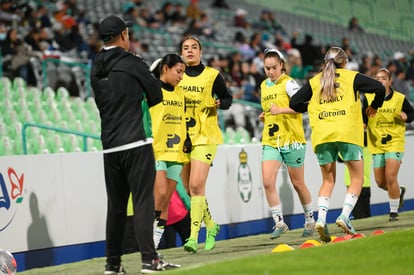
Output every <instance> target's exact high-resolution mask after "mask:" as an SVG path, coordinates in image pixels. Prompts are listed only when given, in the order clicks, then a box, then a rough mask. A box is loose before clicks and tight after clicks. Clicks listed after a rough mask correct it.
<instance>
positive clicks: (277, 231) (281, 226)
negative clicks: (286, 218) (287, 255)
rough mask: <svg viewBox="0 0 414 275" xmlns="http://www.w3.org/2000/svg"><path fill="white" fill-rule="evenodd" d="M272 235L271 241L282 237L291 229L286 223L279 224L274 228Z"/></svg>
mask: <svg viewBox="0 0 414 275" xmlns="http://www.w3.org/2000/svg"><path fill="white" fill-rule="evenodd" d="M272 229H273V232H272V234H270V239H272V240H273V239H276V238H279V237H280V236H282V234H283V233H285V232H286V231H288V230H289V227H288V226H287V225H286V224H285V223H284V222H278V223H277V224H276V225H275V226H274V227H273V228H272Z"/></svg>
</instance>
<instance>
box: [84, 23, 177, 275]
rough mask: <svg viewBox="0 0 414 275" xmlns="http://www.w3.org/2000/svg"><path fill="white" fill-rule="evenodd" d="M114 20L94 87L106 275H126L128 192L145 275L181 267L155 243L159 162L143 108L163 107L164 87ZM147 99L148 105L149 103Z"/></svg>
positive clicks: (106, 27)
mask: <svg viewBox="0 0 414 275" xmlns="http://www.w3.org/2000/svg"><path fill="white" fill-rule="evenodd" d="M129 26H130V25H129V23H126V22H124V21H123V20H122V19H120V18H119V17H116V16H114V15H111V16H108V17H106V18H105V19H104V20H102V21H101V23H100V27H99V32H100V35H101V38H102V40H103V41H104V47H103V49H102V50H101V51H100V52H99V53H98V54H97V55H96V57H95V59H94V61H93V64H92V71H91V84H92V88H93V91H94V94H95V101H96V105H97V106H98V109H99V112H100V117H101V140H102V147H103V153H104V154H103V160H104V170H105V181H106V191H107V198H108V204H107V218H106V257H107V260H106V266H105V273H104V274H107V275H109V274H125V270H124V268H123V267H122V265H121V255H122V240H123V235H124V232H125V224H126V217H127V210H126V209H127V203H128V197H129V194H130V192H132V200H133V207H134V228H135V238H136V241H137V243H138V246H139V249H140V251H141V259H142V270H141V272H142V273H152V272H154V271H161V270H165V269H169V268H173V267H178V266H177V265H173V264H168V263H166V262H164V261H163V260H162V259H160V257H159V255H158V253H157V251H156V250H155V247H154V242H153V237H152V235H153V221H154V195H153V189H154V180H155V165H154V163H155V160H154V153H153V149H152V145H151V143H152V139H151V138H150V137H147V135H146V132H145V129H144V116H145V111H144V110H143V108H142V106H143V102H144V101H145V100H146V103H147V104H148V106H153V105H155V104H158V103H159V102H161V101H162V93H161V86H160V82H159V81H158V80H157V79H156V78H155V77H154V76H153V75H152V74H151V73H150V71H149V68H148V65H147V64H146V63H145V62H144V61H143V60H142V59H141V58H140V57H138V56H135V55H133V54H131V53H129V52H127V50H128V48H129V36H128V27H129ZM145 98H146V99H145Z"/></svg>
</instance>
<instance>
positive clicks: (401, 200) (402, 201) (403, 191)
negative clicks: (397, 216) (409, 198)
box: [398, 186, 405, 210]
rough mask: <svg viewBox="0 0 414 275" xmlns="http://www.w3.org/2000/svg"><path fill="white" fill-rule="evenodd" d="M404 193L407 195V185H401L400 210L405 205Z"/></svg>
mask: <svg viewBox="0 0 414 275" xmlns="http://www.w3.org/2000/svg"><path fill="white" fill-rule="evenodd" d="M404 195H405V187H404V186H400V204H399V205H398V210H401V209H402V208H403V207H404Z"/></svg>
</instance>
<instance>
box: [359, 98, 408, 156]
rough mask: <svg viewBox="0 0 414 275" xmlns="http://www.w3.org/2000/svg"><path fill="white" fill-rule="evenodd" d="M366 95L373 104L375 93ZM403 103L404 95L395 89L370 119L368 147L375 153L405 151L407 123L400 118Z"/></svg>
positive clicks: (369, 102)
mask: <svg viewBox="0 0 414 275" xmlns="http://www.w3.org/2000/svg"><path fill="white" fill-rule="evenodd" d="M365 96H366V98H367V100H368V104H371V102H372V101H373V100H374V95H373V94H365ZM403 103H404V95H403V94H401V93H399V92H397V91H394V94H393V95H392V98H391V99H389V100H384V103H382V107H380V108H378V110H377V114H376V115H375V116H374V117H373V118H369V119H368V129H367V137H368V148H369V150H370V151H371V152H372V153H373V154H382V153H385V152H404V146H405V136H404V135H405V129H406V125H405V122H404V121H402V120H401V118H400V113H401V111H402V106H403Z"/></svg>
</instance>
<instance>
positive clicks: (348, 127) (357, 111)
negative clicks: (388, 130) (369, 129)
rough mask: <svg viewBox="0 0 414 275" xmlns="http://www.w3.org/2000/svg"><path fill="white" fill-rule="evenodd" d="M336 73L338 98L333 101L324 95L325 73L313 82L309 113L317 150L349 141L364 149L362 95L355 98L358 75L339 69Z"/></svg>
mask: <svg viewBox="0 0 414 275" xmlns="http://www.w3.org/2000/svg"><path fill="white" fill-rule="evenodd" d="M336 74H337V76H338V77H337V78H336V79H335V82H336V83H337V84H338V85H339V86H338V88H337V97H336V98H335V99H334V100H331V101H330V102H327V101H325V100H322V98H321V96H320V89H321V82H320V79H321V75H322V73H319V74H317V75H316V76H314V77H313V78H311V79H310V85H311V87H312V93H313V95H312V98H311V100H310V101H309V106H308V113H309V120H310V126H311V129H312V134H311V140H312V146H313V149H314V150H315V148H316V146H317V145H319V144H322V143H327V142H346V143H351V144H356V145H359V146H361V147H364V126H363V122H362V110H361V108H362V107H361V100H360V98H359V95H358V94H357V96H356V97H355V93H354V89H353V85H354V80H355V76H356V75H357V72H354V71H350V70H346V69H337V70H336Z"/></svg>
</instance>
